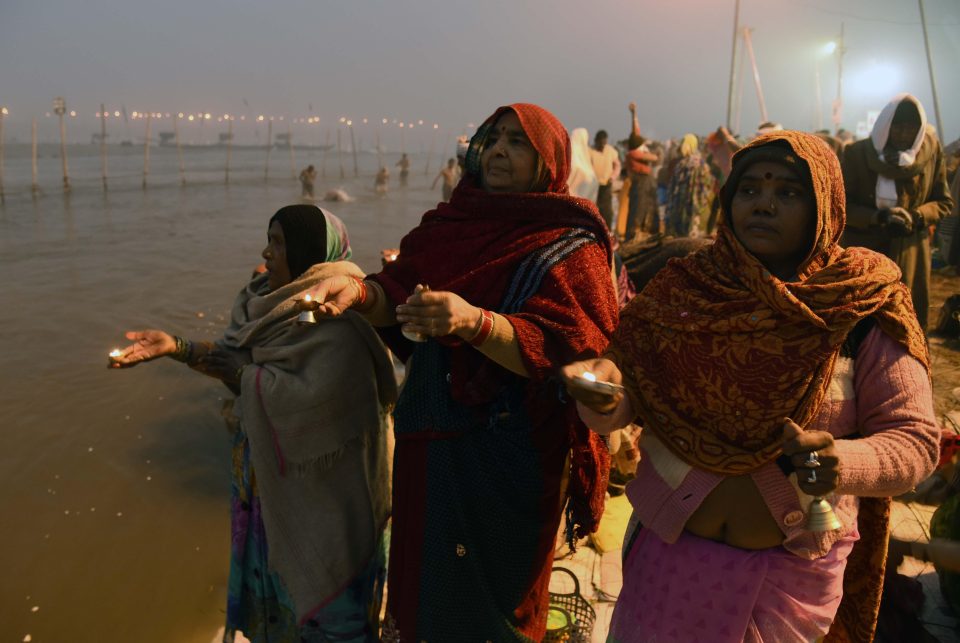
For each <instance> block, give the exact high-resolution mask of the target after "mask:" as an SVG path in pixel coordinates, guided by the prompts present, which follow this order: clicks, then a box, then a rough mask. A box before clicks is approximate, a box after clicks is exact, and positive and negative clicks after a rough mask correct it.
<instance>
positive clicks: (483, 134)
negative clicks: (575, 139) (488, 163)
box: [466, 103, 570, 194]
mask: <svg viewBox="0 0 960 643" xmlns="http://www.w3.org/2000/svg"><path fill="white" fill-rule="evenodd" d="M507 111H511V112H513V113H514V114H516V115H517V118H518V119H519V120H520V126H521V127H523V131H524V132H525V133H526V134H527V138H529V139H530V142H531V143H532V144H533V147H534V149H536V150H537V154H539V155H540V158H541V159H543V164H544V165H545V166H546V168H547V170H548V171H549V173H550V183H549V185H548V186H547V189H546V191H547V192H552V193H554V194H568V192H569V189H568V187H567V177H568V176H569V175H570V137H569V136H568V135H567V129H566V128H565V127H564V126H563V123H561V122H560V121H559V120H558V119H557V117H556V116H554V115H553V114H551V113H550V112H548V111H547V110H545V109H544V108H542V107H540V106H539V105H532V104H530V103H514V104H513V105H504V106H503V107H498V108H497V111H495V112H494V113H493V114H492V115H491V116H490V117H489V118H487V120H485V121H484V122H483V124H482V125H480V127H478V128H477V133H476V134H475V135H474V137H473V139H472V140H471V141H470V147H469V148H468V150H467V158H466V166H467V174H468V175H473V176H477V177H479V176H480V154H481V153H482V152H483V146H484V144H485V143H486V141H487V135H488V134H489V133H490V130H491V129H493V126H494V125H495V124H496V123H497V120H498V119H499V118H500V117H501V116H503V114H504V112H507Z"/></svg>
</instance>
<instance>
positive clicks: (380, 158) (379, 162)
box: [377, 128, 383, 170]
mask: <svg viewBox="0 0 960 643" xmlns="http://www.w3.org/2000/svg"><path fill="white" fill-rule="evenodd" d="M381 167H383V149H381V147H380V128H377V169H378V170H379V169H380V168H381Z"/></svg>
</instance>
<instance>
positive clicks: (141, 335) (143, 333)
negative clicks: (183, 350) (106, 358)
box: [109, 330, 177, 368]
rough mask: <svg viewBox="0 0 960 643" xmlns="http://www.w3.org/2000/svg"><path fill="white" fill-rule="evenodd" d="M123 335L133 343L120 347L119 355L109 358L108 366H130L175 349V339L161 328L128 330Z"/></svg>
mask: <svg viewBox="0 0 960 643" xmlns="http://www.w3.org/2000/svg"><path fill="white" fill-rule="evenodd" d="M125 335H126V338H127V339H129V340H131V341H133V344H131V345H130V346H127V347H126V348H123V349H121V355H120V356H119V357H111V358H110V364H109V366H110V368H131V367H133V366H136V365H137V364H139V363H140V362H149V361H150V360H154V359H157V358H158V357H164V356H165V355H171V354H173V353H174V352H175V351H176V350H177V343H176V341H174V339H173V337H172V336H171V335H170V334H169V333H165V332H163V331H162V330H129V331H127V332H126V333H125Z"/></svg>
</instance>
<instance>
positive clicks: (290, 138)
mask: <svg viewBox="0 0 960 643" xmlns="http://www.w3.org/2000/svg"><path fill="white" fill-rule="evenodd" d="M287 147H288V148H289V149H290V175H291V176H293V180H294V181H296V180H297V162H296V160H295V159H294V158H293V132H292V131H291V129H290V121H289V120H287Z"/></svg>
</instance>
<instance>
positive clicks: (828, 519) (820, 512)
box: [807, 498, 843, 532]
mask: <svg viewBox="0 0 960 643" xmlns="http://www.w3.org/2000/svg"><path fill="white" fill-rule="evenodd" d="M842 525H843V523H841V522H840V519H839V518H837V514H835V513H834V512H833V507H832V506H831V505H830V502H829V501H828V500H827V499H826V498H814V499H813V500H811V501H810V508H809V509H808V510H807V529H808V530H809V531H815V532H823V531H833V530H834V529H840V527H841V526H842Z"/></svg>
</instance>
